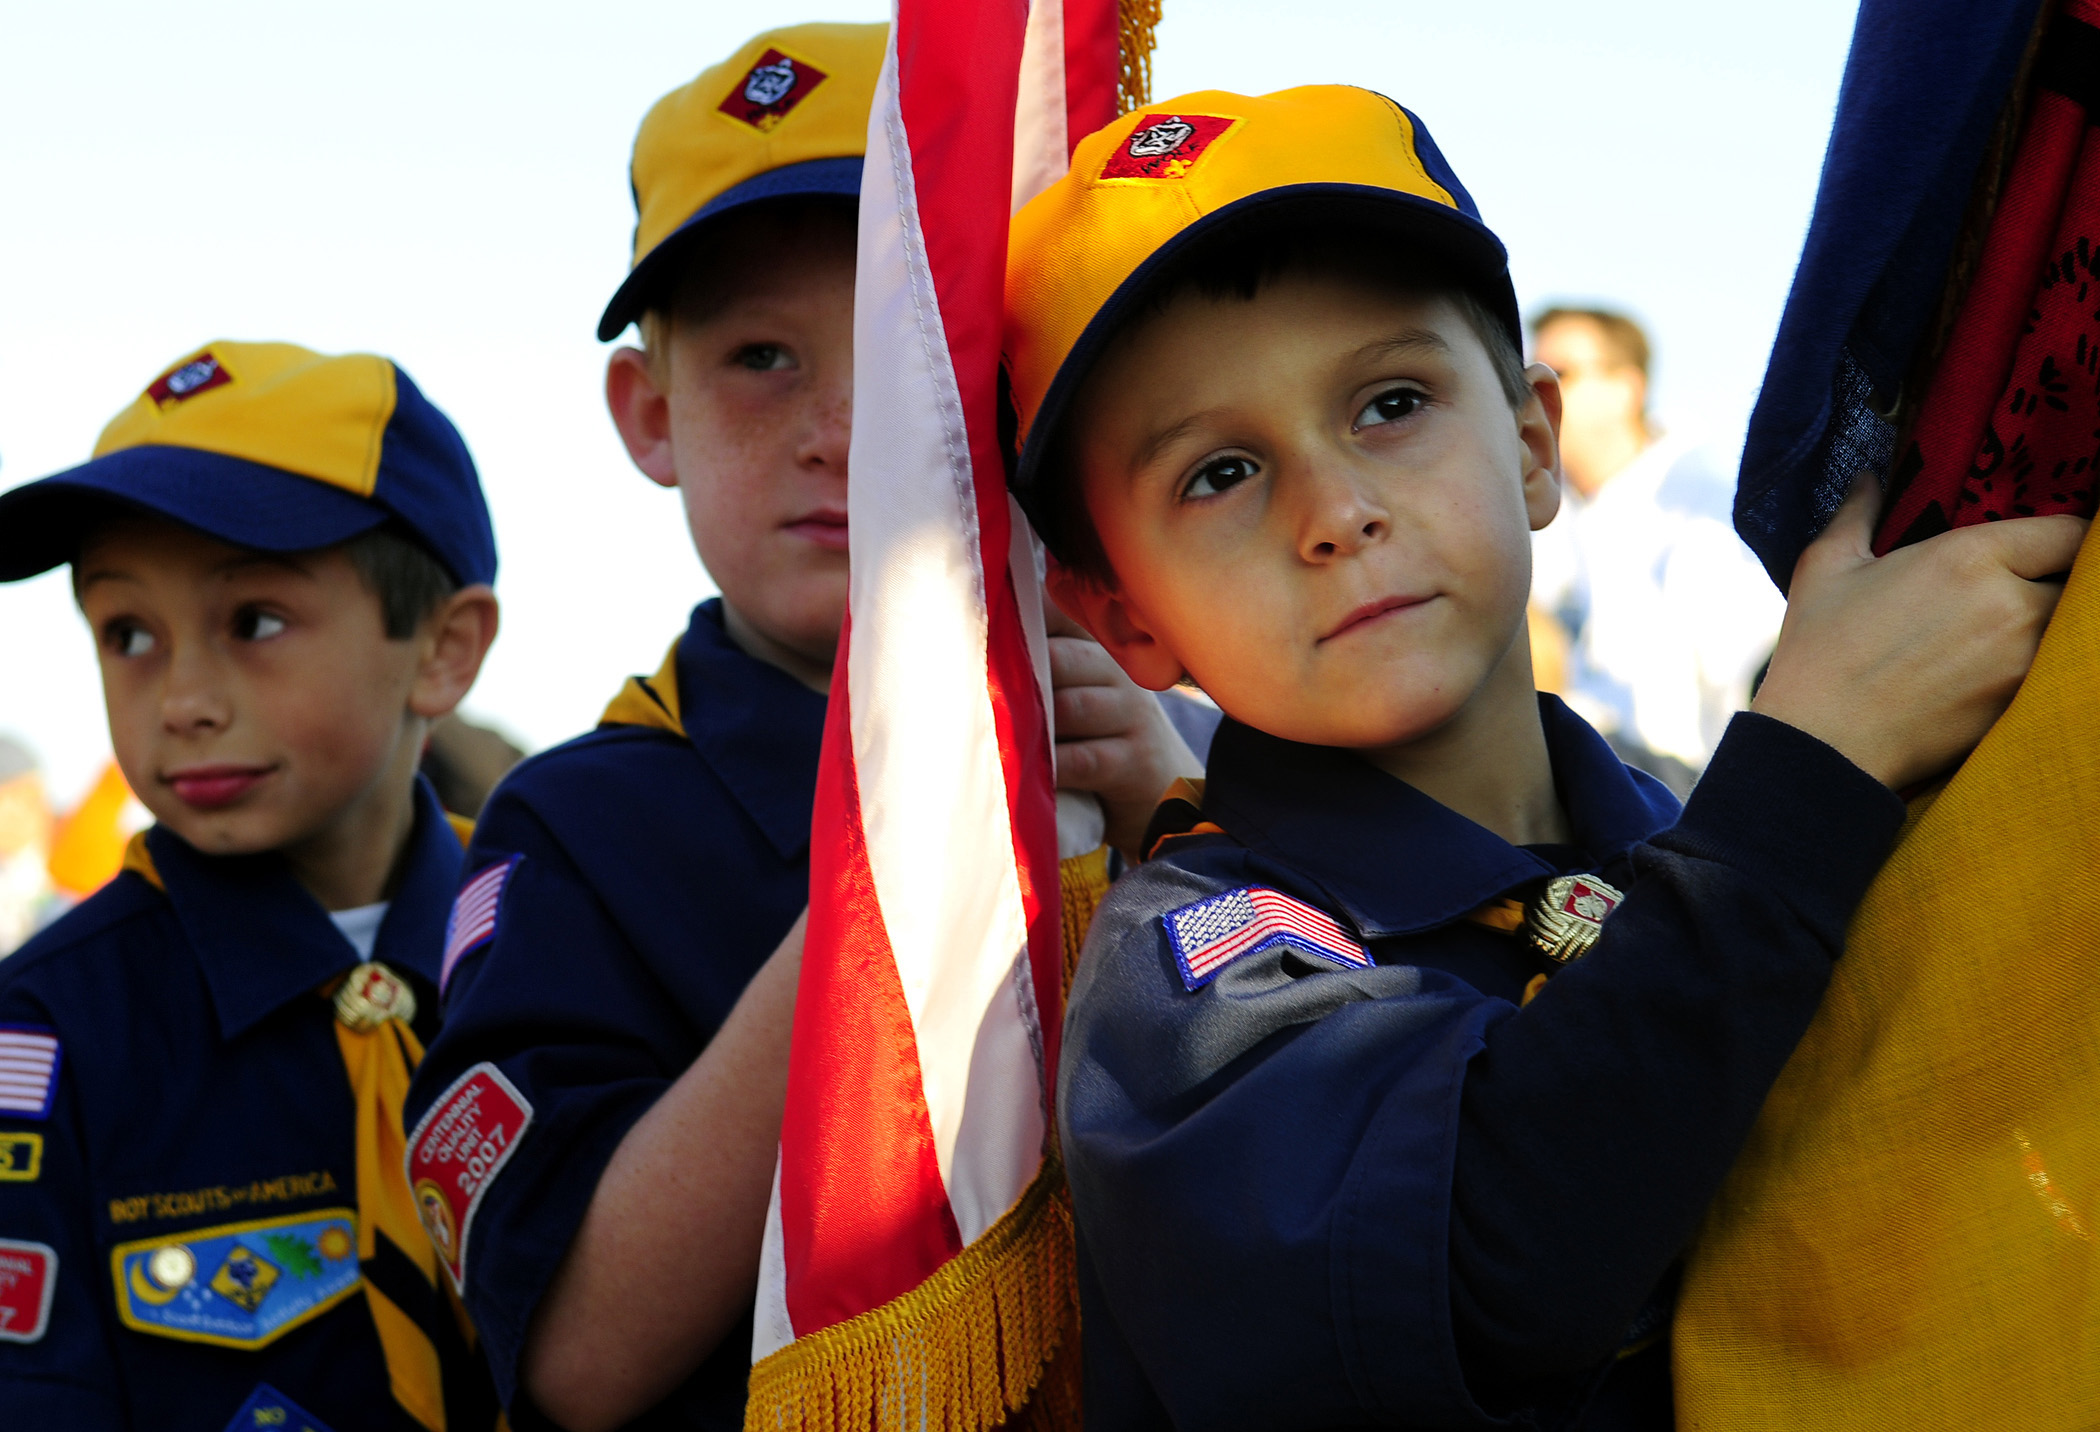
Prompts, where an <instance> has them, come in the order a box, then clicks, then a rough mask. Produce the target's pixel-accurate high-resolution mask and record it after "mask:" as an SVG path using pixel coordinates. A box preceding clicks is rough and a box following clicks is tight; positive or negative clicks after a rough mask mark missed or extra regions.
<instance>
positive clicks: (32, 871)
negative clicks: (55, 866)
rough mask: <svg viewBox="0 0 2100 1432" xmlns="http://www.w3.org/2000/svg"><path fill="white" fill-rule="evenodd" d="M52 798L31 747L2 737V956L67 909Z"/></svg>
mask: <svg viewBox="0 0 2100 1432" xmlns="http://www.w3.org/2000/svg"><path fill="white" fill-rule="evenodd" d="M53 824H54V822H53V819H52V815H51V800H50V797H49V796H48V795H47V794H46V792H45V790H44V773H43V771H42V770H41V769H40V768H39V767H38V765H37V759H36V756H35V754H34V753H33V752H31V751H30V749H29V748H28V747H27V746H25V745H23V744H22V743H21V742H20V741H17V740H15V739H13V738H12V737H8V736H0V955H7V954H10V953H12V952H13V951H14V949H15V947H16V946H18V945H20V944H21V943H22V942H23V941H24V940H27V939H28V938H29V937H30V936H31V935H33V934H35V933H36V932H37V931H38V930H39V929H41V928H43V926H44V925H45V924H46V923H47V922H49V921H50V920H51V919H52V918H53V917H54V916H56V915H57V914H58V913H59V912H60V911H61V910H62V909H63V908H64V902H63V901H62V900H60V898H59V895H58V891H57V890H56V889H54V888H53V887H52V884H51V865H50V860H51V832H52V826H53Z"/></svg>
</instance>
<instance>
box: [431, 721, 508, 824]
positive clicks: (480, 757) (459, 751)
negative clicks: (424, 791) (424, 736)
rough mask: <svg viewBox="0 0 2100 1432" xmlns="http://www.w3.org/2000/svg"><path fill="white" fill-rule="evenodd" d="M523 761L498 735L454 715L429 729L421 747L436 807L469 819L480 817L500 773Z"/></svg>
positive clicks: (500, 734) (499, 733)
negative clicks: (434, 795) (437, 805)
mask: <svg viewBox="0 0 2100 1432" xmlns="http://www.w3.org/2000/svg"><path fill="white" fill-rule="evenodd" d="M524 759H525V753H524V752H523V751H522V750H520V749H519V748H518V747H516V746H514V745H512V744H511V742H510V741H509V740H508V739H506V738H505V737H504V736H503V734H502V733H501V732H498V731H495V730H492V729H490V728H489V727H487V726H477V725H475V724H474V723H473V722H472V721H469V720H467V719H466V718H465V717H463V716H461V715H459V714H458V713H457V712H455V713H453V714H452V715H450V716H447V717H446V718H445V719H444V720H442V721H440V722H438V723H437V724H436V725H434V726H432V727H431V728H430V739H429V741H427V742H426V743H425V744H424V746H423V774H424V775H425V776H426V777H428V778H429V780H430V784H431V786H432V788H433V789H435V790H436V791H437V798H438V804H439V805H442V806H443V807H444V808H445V809H446V810H449V811H451V812H452V813H453V814H454V815H463V816H466V817H467V818H468V819H469V820H472V819H474V818H476V817H478V816H479V815H480V814H481V808H482V806H484V805H485V804H487V803H488V798H489V792H490V791H493V790H494V789H496V782H498V781H500V780H502V779H503V773H504V772H505V771H508V770H509V769H510V768H511V767H512V766H515V765H516V764H518V762H520V761H522V760H524Z"/></svg>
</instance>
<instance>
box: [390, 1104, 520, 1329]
mask: <svg viewBox="0 0 2100 1432" xmlns="http://www.w3.org/2000/svg"><path fill="white" fill-rule="evenodd" d="M531 1124H532V1105H531V1104H529V1103H527V1102H526V1100H525V1096H524V1095H523V1094H520V1093H519V1092H518V1090H517V1086H516V1085H514V1084H512V1083H511V1082H510V1080H508V1079H506V1078H504V1077H503V1071H502V1070H500V1069H498V1068H497V1067H496V1066H495V1065H493V1064H490V1063H487V1062H483V1063H480V1064H476V1065H475V1066H474V1067H473V1068H472V1069H469V1070H468V1071H467V1072H466V1073H464V1074H462V1075H460V1076H459V1078H457V1079H455V1080H454V1081H453V1082H452V1087H451V1088H449V1089H447V1090H446V1091H445V1092H444V1093H443V1094H442V1095H441V1096H439V1098H438V1101H437V1102H436V1103H435V1104H432V1105H431V1106H430V1112H429V1113H427V1114H425V1115H424V1116H423V1119H422V1122H420V1123H418V1124H417V1125H416V1131H415V1132H414V1133H412V1134H410V1135H409V1136H408V1186H409V1187H410V1188H411V1189H413V1190H415V1195H416V1212H417V1214H419V1215H420V1216H421V1217H422V1220H423V1230H424V1231H425V1232H426V1233H428V1234H429V1235H430V1241H431V1243H432V1244H434V1245H435V1246H436V1248H437V1251H438V1257H439V1258H440V1259H441V1260H443V1262H444V1264H445V1271H446V1272H447V1273H449V1274H451V1276H452V1283H453V1286H454V1287H457V1288H461V1289H464V1288H465V1287H466V1278H467V1239H468V1238H469V1237H470V1236H472V1234H473V1232H474V1215H475V1213H476V1212H478V1211H479V1210H480V1208H481V1200H482V1198H483V1197H484V1196H485V1195H486V1194H487V1193H488V1191H489V1184H490V1183H491V1182H492V1181H493V1180H494V1179H495V1177H496V1175H497V1174H499V1173H501V1172H502V1171H503V1166H504V1165H505V1164H507V1163H509V1162H510V1156H511V1155H512V1154H514V1153H516V1152H517V1151H518V1140H519V1139H521V1138H523V1137H524V1134H525V1130H526V1129H527V1128H528V1127H530V1126H531Z"/></svg>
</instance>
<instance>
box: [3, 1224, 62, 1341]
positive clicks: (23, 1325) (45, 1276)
mask: <svg viewBox="0 0 2100 1432" xmlns="http://www.w3.org/2000/svg"><path fill="white" fill-rule="evenodd" d="M57 1286H58V1254H57V1253H56V1252H54V1251H52V1248H51V1245H50V1244H48V1243H29V1242H25V1241H22V1240H19V1239H14V1238H0V1342H18V1343H33V1342H35V1341H36V1340H37V1339H39V1338H41V1337H42V1336H43V1335H44V1329H46V1328H48V1327H50V1326H51V1291H52V1289H54V1288H56V1287H57Z"/></svg>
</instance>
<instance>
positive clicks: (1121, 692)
mask: <svg viewBox="0 0 2100 1432" xmlns="http://www.w3.org/2000/svg"><path fill="white" fill-rule="evenodd" d="M1043 620H1044V622H1045V624H1046V629H1047V631H1048V632H1049V636H1050V686H1051V690H1052V696H1053V698H1054V701H1055V704H1056V710H1055V712H1054V716H1055V720H1056V723H1057V724H1056V730H1057V784H1058V785H1059V787H1060V788H1062V789H1064V790H1072V791H1090V792H1092V793H1093V794H1094V795H1097V796H1099V797H1100V798H1101V805H1102V808H1103V810H1104V811H1105V812H1106V813H1107V816H1108V843H1109V844H1110V845H1113V846H1115V847H1116V848H1117V849H1118V850H1121V851H1123V852H1124V853H1125V854H1130V853H1131V852H1132V851H1134V850H1135V848H1136V846H1137V844H1138V842H1139V841H1140V840H1142V839H1143V838H1144V835H1145V826H1146V823H1147V822H1149V821H1150V820H1151V819H1152V811H1153V808H1154V807H1155V806H1157V805H1158V804H1159V798H1160V797H1161V796H1162V795H1164V794H1165V793H1166V789H1167V787H1168V786H1170V785H1172V784H1173V783H1174V780H1175V778H1176V777H1179V776H1200V775H1202V774H1203V766H1202V763H1201V762H1199V761H1198V760H1197V759H1196V755H1195V752H1193V751H1191V750H1190V749H1189V747H1188V743H1187V742H1186V741H1184V740H1182V739H1181V733H1180V732H1179V731H1176V730H1175V729H1174V723H1173V722H1171V721H1169V720H1168V719H1167V713H1166V712H1164V711H1162V710H1161V709H1160V706H1159V698H1158V697H1156V696H1154V695H1153V694H1152V693H1151V692H1149V691H1147V690H1145V689H1144V688H1143V687H1142V686H1139V685H1138V684H1137V683H1136V682H1134V681H1132V680H1131V679H1130V678H1129V677H1127V676H1125V675H1124V674H1123V669H1122V668H1121V667H1119V666H1117V665H1116V663H1115V659H1114V658H1113V657H1111V656H1110V655H1109V654H1108V653H1107V652H1106V651H1105V650H1103V649H1102V646H1101V644H1100V643H1099V642H1097V641H1095V640H1094V639H1093V638H1092V637H1090V636H1088V635H1087V634H1086V631H1085V629H1084V628H1083V627H1081V626H1080V625H1079V624H1078V623H1077V622H1075V621H1073V620H1072V619H1071V618H1070V617H1068V616H1066V615H1065V614H1064V613H1063V612H1061V611H1059V610H1058V609H1057V605H1056V604H1055V603H1054V602H1051V601H1049V600H1048V599H1047V598H1046V599H1045V600H1044V602H1043Z"/></svg>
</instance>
